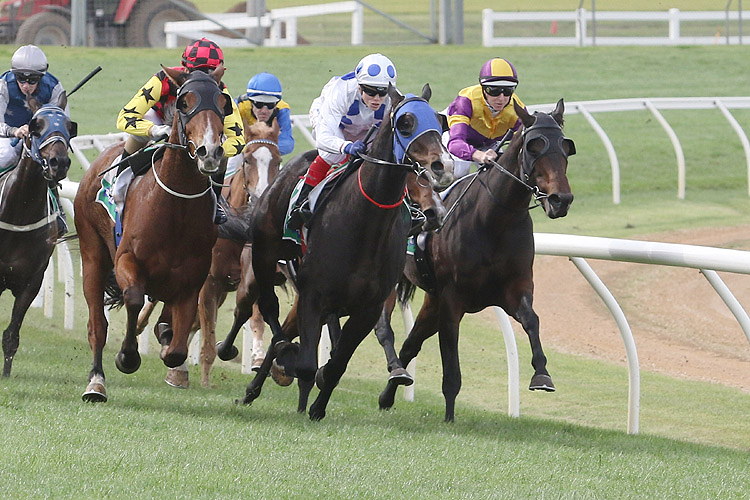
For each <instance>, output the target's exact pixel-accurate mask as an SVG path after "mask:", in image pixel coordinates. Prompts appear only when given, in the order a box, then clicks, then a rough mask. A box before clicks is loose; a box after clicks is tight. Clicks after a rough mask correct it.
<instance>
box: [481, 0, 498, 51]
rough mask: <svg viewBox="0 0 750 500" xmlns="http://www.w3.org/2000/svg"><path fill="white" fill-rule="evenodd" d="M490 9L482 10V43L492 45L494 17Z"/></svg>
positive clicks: (486, 45) (487, 45) (485, 45)
mask: <svg viewBox="0 0 750 500" xmlns="http://www.w3.org/2000/svg"><path fill="white" fill-rule="evenodd" d="M493 15H494V11H493V10H492V9H484V10H482V45H483V46H484V47H492V39H493V38H494V37H495V19H494V17H493Z"/></svg>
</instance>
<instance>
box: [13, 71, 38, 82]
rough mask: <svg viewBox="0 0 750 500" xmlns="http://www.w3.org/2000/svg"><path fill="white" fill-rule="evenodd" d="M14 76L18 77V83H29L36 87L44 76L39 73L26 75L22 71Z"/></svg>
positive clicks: (16, 72)
mask: <svg viewBox="0 0 750 500" xmlns="http://www.w3.org/2000/svg"><path fill="white" fill-rule="evenodd" d="M13 74H14V75H15V76H16V81H17V82H18V83H28V84H29V85H36V84H37V83H39V80H41V79H42V75H39V74H37V73H24V72H22V71H14V72H13Z"/></svg>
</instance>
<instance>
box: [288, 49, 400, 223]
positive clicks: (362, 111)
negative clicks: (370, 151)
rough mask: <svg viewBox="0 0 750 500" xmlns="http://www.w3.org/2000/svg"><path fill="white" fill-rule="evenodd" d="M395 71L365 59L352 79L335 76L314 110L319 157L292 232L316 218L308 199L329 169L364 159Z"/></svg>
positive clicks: (383, 60)
mask: <svg viewBox="0 0 750 500" xmlns="http://www.w3.org/2000/svg"><path fill="white" fill-rule="evenodd" d="M396 76H397V75H396V67H395V66H394V65H393V63H392V62H391V60H390V59H388V58H387V57H385V56H384V55H382V54H370V55H367V56H365V57H363V58H362V60H361V61H359V63H358V64H357V67H356V68H355V69H354V71H352V72H351V73H347V74H346V75H344V76H341V77H339V76H334V77H333V78H331V80H330V81H329V82H328V83H326V85H325V86H324V87H323V90H322V91H321V93H320V97H318V98H316V99H315V100H314V101H313V102H312V105H311V106H310V124H311V125H312V129H313V137H314V138H315V146H316V147H317V149H318V156H317V157H316V158H315V159H314V160H313V162H312V163H311V164H310V167H309V168H308V170H307V174H306V175H305V183H304V184H303V186H302V190H301V191H300V194H299V197H298V198H297V201H296V202H295V204H294V207H293V209H292V212H291V215H290V218H289V223H288V227H289V228H290V229H292V230H295V229H299V228H300V227H302V224H303V223H304V222H305V221H306V220H307V219H309V218H310V216H311V215H312V214H311V212H310V210H309V208H308V207H307V204H306V203H305V202H306V201H307V197H308V196H309V194H310V191H311V190H312V188H313V187H315V186H317V185H318V183H319V182H320V181H321V180H323V178H324V177H325V175H326V173H327V172H328V170H329V169H330V167H331V165H333V164H336V163H341V162H343V161H345V160H346V159H348V158H350V157H353V156H357V155H359V154H360V153H363V152H364V151H365V150H366V149H367V146H366V144H365V143H364V142H362V141H363V140H364V138H365V136H366V135H367V133H368V131H369V130H370V127H371V126H372V125H380V123H381V122H382V121H383V118H384V117H386V116H387V113H388V111H389V109H390V106H391V99H390V97H388V85H389V84H390V85H392V86H393V87H395V86H396Z"/></svg>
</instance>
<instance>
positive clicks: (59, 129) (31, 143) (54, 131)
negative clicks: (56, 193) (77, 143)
mask: <svg viewBox="0 0 750 500" xmlns="http://www.w3.org/2000/svg"><path fill="white" fill-rule="evenodd" d="M66 105H67V98H66V96H65V94H63V95H62V96H61V97H60V100H59V101H58V104H57V105H55V104H45V105H43V106H40V105H39V102H38V101H36V100H35V99H33V98H30V99H29V106H30V107H31V109H32V111H33V112H34V114H33V116H32V118H31V121H30V122H29V135H28V136H27V137H26V140H25V143H24V152H25V154H26V155H28V156H29V157H30V158H31V159H32V160H33V161H34V162H36V163H38V164H39V165H41V166H42V174H43V175H44V178H45V179H46V180H48V181H51V182H59V181H61V180H63V179H64V178H65V177H66V176H67V175H68V169H69V168H70V156H69V153H68V150H69V147H70V139H72V138H73V137H75V136H76V133H77V131H78V125H77V124H76V122H73V121H71V120H70V118H68V116H67V115H66V114H65V111H64V109H65V106H66Z"/></svg>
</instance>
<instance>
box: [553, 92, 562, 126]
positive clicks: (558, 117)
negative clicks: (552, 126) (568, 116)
mask: <svg viewBox="0 0 750 500" xmlns="http://www.w3.org/2000/svg"><path fill="white" fill-rule="evenodd" d="M564 112H565V103H564V102H563V100H562V99H560V100H559V101H557V106H555V110H554V111H553V112H552V113H551V115H552V118H554V119H555V121H556V122H557V123H558V124H559V125H560V126H561V127H562V125H563V113H564Z"/></svg>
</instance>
